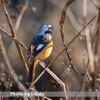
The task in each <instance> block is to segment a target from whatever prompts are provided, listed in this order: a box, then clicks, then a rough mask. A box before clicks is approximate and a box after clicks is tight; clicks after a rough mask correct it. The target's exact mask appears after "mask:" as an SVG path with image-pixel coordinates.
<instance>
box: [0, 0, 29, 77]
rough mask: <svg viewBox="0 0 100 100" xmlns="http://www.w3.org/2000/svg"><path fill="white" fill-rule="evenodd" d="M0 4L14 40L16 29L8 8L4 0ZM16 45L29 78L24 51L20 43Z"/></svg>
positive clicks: (0, 0)
mask: <svg viewBox="0 0 100 100" xmlns="http://www.w3.org/2000/svg"><path fill="white" fill-rule="evenodd" d="M0 4H1V7H2V9H3V12H4V14H5V17H6V19H7V22H8V25H9V28H10V31H11V33H12V36H13V37H14V38H16V35H15V32H14V29H13V27H12V23H11V20H10V17H9V15H8V12H7V10H6V8H5V5H4V3H3V0H0ZM15 44H16V47H17V50H18V53H19V55H20V58H21V61H22V63H23V65H24V69H25V71H26V74H27V76H28V72H29V70H28V67H27V64H26V62H25V59H24V56H23V54H22V51H21V49H20V47H19V45H18V43H16V42H15Z"/></svg>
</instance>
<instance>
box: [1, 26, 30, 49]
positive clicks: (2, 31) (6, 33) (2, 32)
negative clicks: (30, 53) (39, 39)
mask: <svg viewBox="0 0 100 100" xmlns="http://www.w3.org/2000/svg"><path fill="white" fill-rule="evenodd" d="M0 33H1V34H5V35H6V36H7V37H9V38H10V39H12V40H14V41H15V42H16V43H18V44H19V45H20V46H22V47H23V48H24V49H25V50H28V49H27V47H26V46H25V45H24V44H23V43H22V42H20V41H19V40H17V38H15V37H12V36H11V35H10V34H9V33H8V32H6V31H5V30H4V29H2V28H1V27H0Z"/></svg>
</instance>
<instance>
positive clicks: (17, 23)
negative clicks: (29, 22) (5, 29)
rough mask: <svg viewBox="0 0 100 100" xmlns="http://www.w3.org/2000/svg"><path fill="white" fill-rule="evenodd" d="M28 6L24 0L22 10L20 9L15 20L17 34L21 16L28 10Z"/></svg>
mask: <svg viewBox="0 0 100 100" xmlns="http://www.w3.org/2000/svg"><path fill="white" fill-rule="evenodd" d="M28 4H29V0H25V5H24V6H23V8H22V10H21V12H20V14H19V16H18V18H17V21H16V25H15V32H17V31H18V29H19V26H20V22H21V19H22V17H23V15H24V13H25V11H26V10H27V8H28Z"/></svg>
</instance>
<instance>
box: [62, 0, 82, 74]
mask: <svg viewBox="0 0 100 100" xmlns="http://www.w3.org/2000/svg"><path fill="white" fill-rule="evenodd" d="M74 1H75V0H69V1H68V2H67V3H66V5H65V7H64V8H63V10H62V14H61V19H60V33H61V38H62V42H63V46H64V47H66V43H65V41H64V31H63V27H64V21H65V17H66V16H65V13H66V12H67V9H68V7H69V6H70V5H71V4H72V3H73V2H74ZM66 54H67V57H68V59H69V61H70V65H71V67H72V69H73V70H74V71H75V72H76V73H77V74H79V75H82V74H81V73H80V72H78V70H77V69H76V67H75V66H74V65H73V63H72V59H71V56H70V54H69V51H68V49H67V48H66Z"/></svg>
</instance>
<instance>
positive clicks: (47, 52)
mask: <svg viewBox="0 0 100 100" xmlns="http://www.w3.org/2000/svg"><path fill="white" fill-rule="evenodd" d="M52 49H53V41H52V37H51V35H50V36H49V43H48V45H47V46H46V47H45V48H44V49H43V51H42V52H41V53H40V54H39V55H38V56H37V58H40V59H42V60H43V59H46V58H48V57H49V56H50V54H51V52H52Z"/></svg>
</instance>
